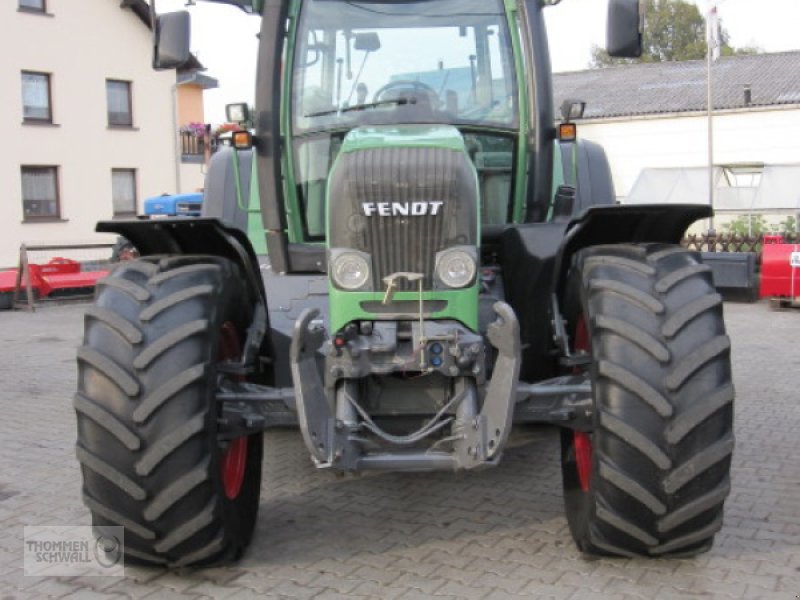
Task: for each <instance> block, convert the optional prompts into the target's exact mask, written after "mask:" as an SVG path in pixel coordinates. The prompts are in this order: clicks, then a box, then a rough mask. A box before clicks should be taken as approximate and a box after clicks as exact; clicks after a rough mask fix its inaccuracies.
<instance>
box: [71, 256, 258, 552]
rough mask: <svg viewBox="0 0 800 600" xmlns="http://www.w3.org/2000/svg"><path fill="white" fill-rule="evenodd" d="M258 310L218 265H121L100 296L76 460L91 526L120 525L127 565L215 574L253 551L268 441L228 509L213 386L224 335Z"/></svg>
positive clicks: (85, 351)
mask: <svg viewBox="0 0 800 600" xmlns="http://www.w3.org/2000/svg"><path fill="white" fill-rule="evenodd" d="M257 301H258V299H256V298H251V297H250V295H249V293H248V292H247V289H246V288H245V285H244V283H243V278H242V277H241V274H240V270H239V269H238V267H236V265H234V264H233V263H232V262H230V261H228V260H226V259H222V258H219V257H215V256H174V257H145V258H142V259H139V260H135V261H128V262H124V263H122V264H120V265H119V266H118V267H117V268H116V269H114V271H113V272H112V273H111V274H110V275H109V276H108V277H107V278H106V279H105V280H103V283H102V284H101V285H100V286H99V287H98V289H97V296H96V301H95V305H94V306H92V307H91V308H90V309H89V310H88V311H87V316H86V319H85V336H84V343H83V345H82V346H81V347H80V348H79V350H78V354H77V358H78V367H79V378H78V392H77V393H76V395H75V396H74V399H73V403H74V407H75V411H76V414H77V420H78V444H77V445H76V457H77V459H78V461H79V462H80V464H81V466H82V472H83V475H84V477H83V479H84V493H83V496H84V503H85V505H86V506H87V507H88V508H89V510H90V511H91V513H92V521H93V523H94V525H96V526H98V527H102V526H104V525H119V526H122V527H124V528H125V529H126V538H125V554H126V556H127V557H129V558H130V559H131V561H132V562H136V563H144V564H149V565H159V566H164V565H166V566H177V565H180V566H187V565H204V564H212V563H216V562H219V561H223V560H227V559H229V558H232V557H237V556H239V555H241V554H242V552H243V551H244V548H245V547H246V545H247V543H248V542H249V539H250V536H251V533H252V528H253V525H254V523H255V515H256V511H257V507H258V492H259V490H260V474H261V455H262V454H261V439H260V436H250V438H249V439H248V459H247V466H246V473H247V475H246V478H245V482H244V484H243V487H242V492H241V493H240V496H239V497H237V499H236V500H228V499H227V498H226V496H225V493H224V489H223V485H222V481H221V469H220V461H221V451H222V450H221V449H220V446H219V442H218V439H217V419H218V415H217V406H216V404H215V402H214V395H215V389H214V388H215V386H216V385H217V369H216V362H217V358H216V357H217V356H218V347H219V346H218V344H219V340H218V338H219V335H220V334H219V331H220V329H221V327H222V325H223V323H227V322H233V323H234V325H235V326H236V327H237V329H238V330H239V332H240V334H241V332H244V331H245V329H246V327H247V326H248V325H249V323H250V318H251V315H252V311H253V310H254V305H255V302H257Z"/></svg>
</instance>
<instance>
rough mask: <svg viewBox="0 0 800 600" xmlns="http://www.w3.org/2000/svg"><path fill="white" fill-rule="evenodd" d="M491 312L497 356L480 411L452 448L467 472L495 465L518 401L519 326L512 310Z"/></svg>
mask: <svg viewBox="0 0 800 600" xmlns="http://www.w3.org/2000/svg"><path fill="white" fill-rule="evenodd" d="M492 308H493V309H494V312H495V313H496V314H497V320H496V321H495V322H494V323H492V324H491V325H489V329H488V331H487V335H488V337H489V341H490V342H491V344H492V346H494V347H495V348H496V349H497V352H498V355H497V360H496V362H495V364H494V372H493V373H492V379H491V381H490V382H489V386H488V389H487V391H486V397H485V399H484V401H483V408H482V409H481V411H480V413H479V414H478V415H476V416H475V417H474V419H473V421H472V423H471V426H467V427H465V428H464V432H463V433H464V437H463V438H462V439H461V440H459V441H458V442H457V443H456V444H455V451H456V453H457V454H458V459H459V462H460V463H461V464H462V465H463V466H464V467H465V468H467V469H470V468H474V467H478V466H481V465H484V464H487V463H488V464H496V463H497V462H498V461H499V460H500V455H501V454H502V451H503V448H504V447H505V444H506V441H507V440H508V435H509V433H510V432H511V425H512V422H513V419H514V407H515V405H516V400H517V380H518V379H519V366H520V365H519V363H520V338H519V322H518V321H517V317H516V315H515V314H514V310H513V309H512V308H511V307H510V306H509V305H508V304H506V303H505V302H496V303H495V304H494V306H493V307H492Z"/></svg>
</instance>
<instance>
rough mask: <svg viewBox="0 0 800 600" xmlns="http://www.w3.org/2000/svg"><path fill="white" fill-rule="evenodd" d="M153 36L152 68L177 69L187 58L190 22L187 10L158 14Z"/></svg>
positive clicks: (158, 69) (161, 69)
mask: <svg viewBox="0 0 800 600" xmlns="http://www.w3.org/2000/svg"><path fill="white" fill-rule="evenodd" d="M153 36H154V39H153V42H154V44H153V68H154V69H156V70H157V71H164V70H167V69H177V68H178V67H180V66H182V65H184V64H185V63H186V61H188V60H189V56H190V54H189V47H190V41H191V23H190V17H189V13H188V12H187V11H185V10H182V11H179V12H171V13H165V14H163V15H159V16H158V19H156V27H155V31H154V32H153Z"/></svg>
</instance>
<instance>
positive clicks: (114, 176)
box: [111, 169, 136, 217]
mask: <svg viewBox="0 0 800 600" xmlns="http://www.w3.org/2000/svg"><path fill="white" fill-rule="evenodd" d="M111 200H112V202H113V205H114V216H115V217H126V216H133V215H135V214H136V169H111Z"/></svg>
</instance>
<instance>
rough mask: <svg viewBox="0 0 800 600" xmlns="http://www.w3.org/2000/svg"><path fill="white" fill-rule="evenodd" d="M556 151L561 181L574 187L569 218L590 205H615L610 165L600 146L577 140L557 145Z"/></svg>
mask: <svg viewBox="0 0 800 600" xmlns="http://www.w3.org/2000/svg"><path fill="white" fill-rule="evenodd" d="M557 148H558V152H560V153H561V165H562V169H563V176H564V182H565V183H566V184H568V185H572V186H574V187H575V203H574V204H573V207H572V216H573V217H576V216H578V215H580V214H582V213H583V211H584V210H586V209H588V208H590V207H592V206H606V205H613V204H616V202H617V198H616V194H615V193H614V182H613V180H612V177H611V166H610V165H609V163H608V157H607V156H606V151H605V149H604V148H603V147H602V146H601V145H600V144H597V143H595V142H591V141H589V140H577V141H574V142H560V143H559V144H558V145H557ZM573 163H574V164H573Z"/></svg>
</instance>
